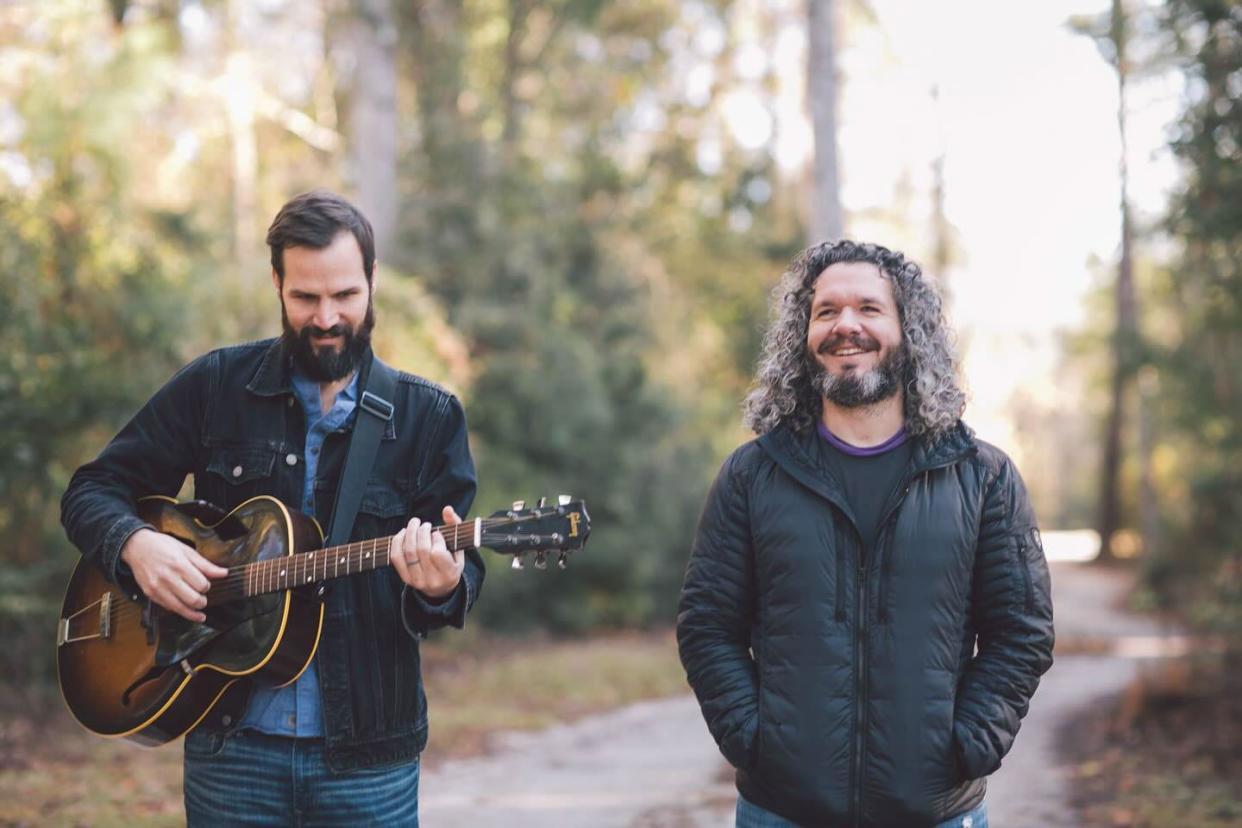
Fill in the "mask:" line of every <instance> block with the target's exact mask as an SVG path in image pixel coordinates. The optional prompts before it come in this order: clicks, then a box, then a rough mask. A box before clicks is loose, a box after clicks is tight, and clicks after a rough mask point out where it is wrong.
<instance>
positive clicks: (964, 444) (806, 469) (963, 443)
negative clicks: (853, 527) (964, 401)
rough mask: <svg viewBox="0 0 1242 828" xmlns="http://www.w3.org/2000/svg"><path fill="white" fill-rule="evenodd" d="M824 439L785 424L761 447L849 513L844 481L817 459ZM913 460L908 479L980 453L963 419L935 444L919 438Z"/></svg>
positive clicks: (761, 441) (762, 441) (767, 436)
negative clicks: (819, 445)
mask: <svg viewBox="0 0 1242 828" xmlns="http://www.w3.org/2000/svg"><path fill="white" fill-rule="evenodd" d="M820 439H823V438H821V437H820V436H819V434H817V433H816V431H815V429H814V428H808V429H805V430H804V431H795V430H794V429H792V428H790V427H789V425H788V424H787V423H782V424H780V425H779V426H777V427H776V428H774V429H773V430H772V431H769V432H768V433H767V434H764V435H763V436H762V437H760V438H759V440H758V443H759V447H760V448H762V449H763V450H764V452H766V453H767V454H768V456H769V457H771V458H772V460H773V461H775V462H776V464H777V465H778V466H780V467H781V468H782V469H783V470H784V471H785V472H786V473H788V474H789V475H790V476H792V477H793V478H794V479H796V480H798V481H799V482H801V483H802V484H803V485H804V486H807V487H808V488H809V489H811V490H812V491H814V492H817V493H818V494H820V495H821V496H822V497H826V498H828V499H829V500H831V501H833V502H834V503H836V504H838V505H839V506H841V507H842V508H845V509H846V511H847V512H848V511H849V509H848V506H847V505H846V504H847V498H846V497H845V492H844V490H843V489H842V486H841V482H840V481H839V480H837V478H836V476H835V475H833V474H832V473H831V472H829V471H828V470H827V469H826V468H824V466H823V464H821V463H819V462H817V461H816V459H815V449H816V441H818V440H820ZM913 439H914V446H913V449H914V450H913V452H912V456H911V459H910V467H909V469H908V471H907V476H908V477H914V476H915V475H918V474H919V473H921V472H923V471H926V470H927V469H935V468H940V467H942V466H949V465H952V464H953V463H956V462H958V461H960V460H962V459H964V458H966V457H969V456H970V455H972V454H974V453H975V452H976V451H978V448H979V446H978V443H977V442H976V441H975V435H974V432H973V431H972V430H971V429H970V427H969V426H967V425H966V424H965V423H963V422H962V421H961V420H958V421H957V424H956V425H955V426H954V427H953V428H952V430H950V431H949V433H948V434H945V435H944V436H942V437H941V438H940V439H939V440H937V441H935V442H930V441H928V440H927V439H926V438H923V437H915V438H913Z"/></svg>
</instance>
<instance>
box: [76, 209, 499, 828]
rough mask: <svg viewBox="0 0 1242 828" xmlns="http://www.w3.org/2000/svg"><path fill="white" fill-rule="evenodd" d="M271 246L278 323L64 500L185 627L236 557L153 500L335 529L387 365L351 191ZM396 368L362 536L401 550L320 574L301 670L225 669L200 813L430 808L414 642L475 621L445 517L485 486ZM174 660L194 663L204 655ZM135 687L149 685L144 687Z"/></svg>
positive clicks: (153, 416)
mask: <svg viewBox="0 0 1242 828" xmlns="http://www.w3.org/2000/svg"><path fill="white" fill-rule="evenodd" d="M267 243H268V246H269V247H270V248H271V256H272V282H273V285H274V286H275V288H276V292H277V295H278V297H279V299H280V306H281V314H282V321H283V329H284V333H283V335H282V336H281V337H279V338H276V339H272V340H266V341H262V342H255V343H250V344H245V345H237V346H233V347H227V348H222V349H219V350H215V351H212V352H210V353H208V354H206V355H204V356H202V357H200V358H199V359H197V360H195V361H194V362H192V363H190V364H189V365H187V366H186V367H184V368H183V369H182V370H181V371H179V372H178V373H177V374H176V375H175V376H174V377H173V378H172V379H171V380H170V381H169V382H168V383H167V384H166V385H165V386H164V387H163V388H161V389H160V390H159V391H157V392H156V394H155V395H154V396H153V397H152V398H151V399H150V400H149V401H148V402H147V404H146V405H145V406H143V408H142V409H141V410H140V411H139V412H138V413H137V414H136V415H135V416H134V418H133V419H132V420H131V421H130V422H129V423H128V424H127V425H126V426H125V427H124V428H123V429H122V430H121V432H120V433H119V434H118V435H117V436H116V437H115V438H114V439H113V440H112V442H110V443H109V444H108V446H107V447H106V448H105V449H104V450H103V452H102V453H101V454H100V455H99V457H98V458H97V459H95V460H94V461H92V462H90V463H87V464H86V465H84V466H83V467H82V468H80V469H78V470H77V472H76V473H75V474H74V476H73V479H72V481H71V482H70V484H69V488H68V490H67V491H66V492H65V495H64V498H63V500H62V504H61V506H62V522H63V523H64V526H65V529H66V531H67V532H68V535H69V538H70V540H71V541H72V542H73V543H74V544H75V545H76V546H77V547H78V549H79V550H81V552H82V555H83V556H84V557H85V558H87V559H89V560H90V561H92V562H93V563H94V564H96V565H97V566H98V567H99V569H100V570H101V571H102V572H103V574H104V577H105V578H106V579H107V580H109V581H111V582H112V583H114V584H116V585H118V586H119V588H120V589H121V590H124V592H125V593H126V594H128V595H133V596H135V597H140V596H145V599H148V600H149V604H148V607H150V605H154V609H153V610H151V609H149V610H148V611H154V612H157V613H158V612H163V613H164V614H165V615H164V617H166V618H170V619H171V620H172V621H174V622H175V623H179V624H183V625H184V624H185V622H190V623H191V624H194V625H197V624H202V623H203V622H205V621H207V619H208V614H209V613H210V612H212V610H211V609H209V608H208V598H207V595H208V593H209V591H210V589H211V587H212V584H213V583H221V584H222V581H221V579H225V578H226V577H227V576H228V574H229V570H228V569H226V568H224V567H221V566H218V565H216V563H213V562H212V561H211V560H208V558H207V557H204V555H202V554H199V552H197V551H196V550H195V549H194V548H193V547H192V546H191V545H188V543H187V542H183V540H178V539H177V538H174V537H172V536H170V535H169V534H164V533H163V532H162V531H153V527H152V526H151V524H150V523H148V522H147V521H144V520H143V518H142V517H139V512H140V508H139V504H138V500H139V498H142V497H144V496H149V495H164V496H171V495H175V493H176V492H177V491H179V490H180V488H181V485H182V483H183V482H184V480H185V476H186V475H187V474H192V475H193V476H194V486H195V496H196V498H197V499H198V500H200V501H205V502H207V503H211V504H214V505H215V506H217V507H221V508H222V509H223V510H225V511H227V510H233V509H236V508H237V507H238V506H241V505H243V504H246V503H247V502H249V501H251V500H252V499H254V498H257V497H259V496H261V495H269V496H272V497H274V498H276V499H278V500H279V501H281V502H282V503H283V504H285V505H286V506H288V507H289V509H291V510H296V511H298V512H302V513H304V514H306V515H310V516H313V517H316V518H318V519H319V521H320V523H321V525H322V526H324V527H327V526H328V525H330V521H331V517H332V515H331V512H332V510H333V504H334V503H335V502H336V495H337V492H336V489H337V487H338V485H339V482H340V479H341V472H342V467H343V465H344V462H345V457H346V453H347V451H348V446H349V442H350V436H351V433H352V432H353V430H354V426H355V424H356V423H357V422H358V420H359V418H361V417H362V416H364V414H365V413H366V412H364V411H361V410H359V409H363V408H366V407H367V405H368V399H367V392H366V391H365V389H366V388H367V380H368V378H369V376H370V375H371V374H372V373H373V372H375V371H381V370H383V371H391V369H388V368H387V367H386V366H383V364H382V363H380V362H379V360H378V359H377V358H375V357H374V356H373V354H372V352H371V347H370V339H371V331H372V328H373V326H374V322H375V316H374V310H373V307H372V296H373V294H374V291H375V288H376V281H375V242H374V238H373V235H372V230H371V225H370V223H369V222H368V221H367V219H366V218H365V217H364V216H363V215H362V214H361V213H360V212H359V211H358V210H357V209H356V208H355V207H354V206H353V205H351V204H350V203H349V202H347V201H346V200H345V199H343V198H341V197H340V196H337V195H335V194H332V193H328V192H323V191H316V192H311V193H306V194H303V195H300V196H298V197H296V198H294V199H293V200H292V201H290V202H289V203H288V204H286V205H285V206H284V207H283V208H281V210H280V212H279V213H278V214H277V216H276V218H275V220H274V221H273V222H272V225H271V227H270V228H269V230H268V234H267ZM393 375H394V376H395V390H394V391H393V392H392V395H391V396H392V400H391V408H387V407H384V406H383V405H382V404H383V403H384V401H383V400H382V399H381V400H379V403H380V404H381V406H380V409H381V414H383V413H387V414H388V415H389V416H388V419H387V422H386V424H385V425H384V431H383V437H382V438H381V442H380V448H379V450H378V451H377V452H376V456H375V460H374V465H373V466H372V467H371V470H370V476H369V478H368V477H365V476H364V477H363V478H362V479H365V480H366V481H367V482H366V485H365V490H364V491H363V492H362V495H361V503H360V505H359V507H358V510H357V519H356V520H355V521H354V523H353V529H352V532H351V533H349V534H348V539H349V540H352V541H363V540H367V539H373V538H376V539H378V538H381V537H383V536H387V535H393V536H394V537H393V539H392V541H391V543H390V545H389V546H388V548H387V549H386V550H385V549H383V548H379V549H378V550H377V553H376V557H377V558H378V557H379V556H380V555H383V554H384V553H385V552H386V553H387V556H388V560H389V561H390V562H391V564H392V565H391V566H380V565H379V564H378V563H376V564H375V565H374V566H375V567H376V568H371V567H370V565H368V567H367V571H361V572H360V571H359V569H358V568H355V569H354V570H353V573H352V574H349V576H348V577H345V578H342V579H340V580H334V581H331V582H323V581H321V580H320V578H319V577H314V581H315V582H316V583H313V584H310V585H309V586H308V587H307V589H311V590H315V591H316V593H317V595H321V596H323V603H322V605H320V604H319V603H318V602H317V601H316V602H315V607H316V608H318V607H320V606H322V611H319V610H318V609H316V610H315V611H312V612H311V613H310V614H309V616H307V617H309V618H310V619H311V622H310V626H311V627H312V629H311V631H310V635H314V634H315V633H316V632H318V645H317V649H316V650H314V655H313V657H309V656H307V657H306V658H307V660H308V661H309V663H308V664H305V669H301V668H302V666H303V664H301V663H299V665H298V667H297V668H296V669H297V673H296V680H293V677H292V675H291V676H289V677H288V678H286V679H285V680H286V681H288V683H286V684H284V685H283V686H281V687H270V686H264V685H263V684H262V683H261V682H259V681H256V680H254V679H253V678H251V677H250V676H249V675H243V676H242V677H241V678H240V679H237V680H231V679H230V680H229V681H228V682H227V683H224V682H223V680H222V686H223V687H225V688H226V689H223V690H221V691H220V692H222V693H223V695H222V696H219V698H218V700H216V701H215V702H214V704H209V706H208V710H207V712H206V714H205V715H203V716H202V718H201V720H199V721H198V722H197V724H196V725H195V726H194V727H193V729H192V730H190V731H189V733H188V734H187V736H186V739H185V808H186V815H187V819H188V822H189V824H191V825H225V824H242V823H244V824H252V825H253V824H261V825H292V824H298V825H346V824H383V825H415V826H416V825H417V824H418V772H419V764H418V758H419V754H420V752H421V751H422V750H423V748H424V746H425V745H426V743H427V709H426V699H425V697H424V695H423V688H422V678H421V674H420V670H419V649H418V642H419V639H420V638H422V637H423V635H424V634H425V633H426V631H428V630H430V629H434V628H437V627H443V626H446V625H451V626H454V627H458V628H461V627H462V625H463V624H464V622H465V616H466V612H467V611H468V610H469V609H470V607H471V605H472V604H473V603H474V601H475V599H476V598H477V597H478V594H479V589H480V587H481V586H482V583H483V562H482V559H481V557H480V556H479V553H478V551H477V550H476V549H474V548H469V547H467V548H465V549H462V548H461V547H462V545H461V544H453V546H454V548H455V549H457V550H458V551H455V552H450V551H449V550H448V546H447V545H446V543H445V538H444V536H443V535H442V533H441V532H440V531H433V522H434V521H436V520H442V521H443V523H444V524H445V527H444V528H445V530H446V532H447V529H448V527H449V526H453V525H455V524H459V523H460V522H461V518H460V517H458V515H462V514H465V513H466V512H467V511H468V509H469V508H470V504H471V502H472V501H473V499H474V495H475V488H476V480H475V471H474V463H473V461H472V459H471V456H470V449H469V446H468V443H467V437H466V421H465V414H464V412H463V410H462V407H461V404H460V403H459V402H458V400H457V399H456V398H455V397H453V396H452V395H451V394H449V393H448V392H446V391H444V390H443V389H441V388H439V387H437V386H436V385H433V384H432V383H430V382H428V381H426V380H424V379H421V378H419V377H416V376H413V375H411V374H406V373H397V372H393ZM370 399H371V403H370V404H371V405H372V406H375V405H376V403H375V397H374V396H372V397H371V398H370ZM368 410H369V409H368ZM260 499H262V498H260ZM203 508H206V507H203ZM277 508H278V509H279V507H277ZM279 510H280V511H283V509H279ZM239 511H240V510H239ZM223 515H224V512H221V513H220V515H219V517H220V518H221V520H222V522H223V520H224V519H223ZM286 520H288V519H287V518H286ZM187 521H188V518H187ZM194 523H196V524H198V525H199V526H202V525H203V524H202V521H201V520H199V519H198V518H197V517H196V518H195V520H194ZM467 526H468V525H463V526H462V527H460V528H461V529H463V530H465V529H466V528H467ZM476 531H477V530H476ZM377 543H378V541H377ZM476 545H477V543H476ZM200 548H201V547H200ZM367 554H370V553H367ZM339 560H340V561H345V560H346V559H345V558H344V557H342V558H340V559H339ZM353 560H354V561H355V567H357V566H358V564H357V562H358V560H359V558H358V557H355V558H354V559H353ZM338 565H339V564H338ZM345 565H346V567H348V565H349V564H348V562H346V564H345ZM315 571H317V570H315ZM325 571H326V570H325ZM347 571H348V569H347ZM280 574H281V575H284V574H285V573H284V572H283V570H282V571H281V572H280ZM312 577H313V576H311V575H308V576H307V579H306V580H307V581H311V580H312ZM316 584H321V585H319V586H318V588H317V590H316ZM248 586H249V585H248ZM300 591H301V590H295V591H294V593H290V594H296V592H300ZM298 606H301V604H298V602H296V601H294V602H292V604H291V608H286V609H285V610H284V612H285V615H284V616H282V618H283V619H284V620H283V621H282V622H281V632H282V633H283V634H285V635H294V634H297V633H296V631H286V630H285V625H286V623H288V624H289V625H292V624H293V622H294V621H295V620H296V618H297V612H295V610H296V609H297V607H298ZM161 608H162V609H161ZM316 613H318V614H316ZM172 614H175V615H176V616H180V618H175V617H173V615H172ZM303 615H306V614H305V613H303ZM144 619H145V616H144ZM181 619H184V621H182V620H181ZM316 622H317V623H318V624H319V628H318V629H315V628H314V627H315V624H316ZM67 628H68V623H67V622H66V629H67ZM154 628H155V627H154V625H149V626H148V629H149V630H154ZM148 635H151V636H153V635H154V632H149V633H148ZM72 640H73V639H72V638H70V641H72ZM310 647H311V648H313V647H315V644H314V641H313V639H312V640H311V644H310ZM307 652H308V653H309V652H311V650H310V649H308V650H307ZM177 663H179V664H180V666H181V667H182V668H184V670H185V672H186V673H187V674H190V673H193V672H194V670H195V669H199V667H201V665H199V666H198V667H196V666H195V665H196V662H195V661H194V660H193V659H190V658H183V659H181V660H180V661H179V662H174V664H177ZM218 672H225V671H223V669H222V668H219V669H218ZM232 675H241V672H240V671H236V672H234V673H232ZM64 682H65V675H64V673H63V670H62V684H63V683H64ZM141 688H142V683H141V680H140V681H138V682H135V686H134V688H131V690H132V691H133V692H134V693H135V694H137V693H140V692H141ZM130 692H131V691H127V692H126V697H127V698H126V703H129V701H130V699H129V698H128V697H129V695H130ZM209 702H210V700H209ZM186 726H187V727H188V726H189V723H187V724H186ZM111 735H129V734H127V733H117V734H111ZM167 738H171V737H170V736H168V735H167V734H165V739H164V740H166V739H167ZM152 741H158V740H157V739H153V740H152Z"/></svg>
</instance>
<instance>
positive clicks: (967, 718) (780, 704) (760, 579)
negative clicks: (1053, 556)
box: [677, 424, 1053, 828]
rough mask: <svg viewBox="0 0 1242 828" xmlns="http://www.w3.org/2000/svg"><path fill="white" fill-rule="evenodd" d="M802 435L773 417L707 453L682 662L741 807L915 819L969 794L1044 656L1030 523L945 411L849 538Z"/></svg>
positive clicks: (1017, 495) (849, 820) (1048, 657)
mask: <svg viewBox="0 0 1242 828" xmlns="http://www.w3.org/2000/svg"><path fill="white" fill-rule="evenodd" d="M820 439H821V438H820V437H819V436H818V435H817V434H816V433H815V432H814V431H810V432H807V433H803V434H798V433H795V432H792V431H790V430H788V429H786V428H784V427H781V428H778V429H776V430H775V431H773V432H771V433H769V434H767V435H765V436H764V437H761V438H760V439H758V440H755V441H753V442H750V443H748V444H746V445H744V446H742V447H741V448H739V449H738V450H737V451H735V452H734V453H733V455H732V456H730V457H729V459H728V460H727V461H725V464H724V467H723V468H722V469H721V471H720V474H719V476H718V477H717V478H716V482H715V484H714V485H713V487H712V490H711V493H710V494H709V495H708V500H707V505H706V507H705V508H704V511H703V516H702V519H701V521H700V524H699V529H698V534H697V536H696V538H695V543H694V550H693V553H692V555H691V558H690V565H689V567H688V569H687V571H686V581H685V587H684V588H683V590H682V595H681V606H680V612H679V615H678V623H677V639H678V645H679V647H680V650H681V660H682V663H683V664H684V665H685V668H686V672H687V674H688V676H689V680H690V684H691V686H692V687H693V688H694V691H695V693H696V694H697V696H698V699H699V703H700V704H701V705H702V708H703V715H704V718H706V720H707V725H708V728H709V729H710V730H711V733H712V735H713V736H714V737H715V739H716V742H717V743H718V744H719V745H720V750H721V752H722V753H724V755H725V757H726V758H727V759H728V760H729V761H730V762H731V763H732V764H733V765H734V766H735V767H736V768H737V786H738V790H739V791H741V793H742V794H743V795H744V796H745V797H746V798H747V799H748V800H750V801H751V802H754V803H755V804H757V805H759V806H761V807H763V808H766V809H768V810H770V811H774V812H776V813H778V814H780V815H782V816H784V817H786V818H787V819H790V820H793V821H795V822H797V823H799V824H802V825H808V826H827V827H829V828H836V826H858V827H859V828H920V826H932V825H935V824H936V823H938V822H941V821H943V820H945V819H948V818H949V817H952V816H955V815H957V814H960V813H962V812H964V811H966V810H969V809H970V808H973V807H974V806H976V805H977V804H978V803H979V802H980V801H981V800H982V799H983V794H984V790H985V788H986V783H985V781H984V779H983V777H985V776H987V775H988V774H989V773H991V772H992V771H994V770H996V768H997V767H999V765H1000V762H1001V758H1002V757H1003V756H1004V755H1005V754H1006V752H1008V750H1009V748H1010V746H1011V745H1012V744H1013V740H1014V736H1015V735H1016V734H1017V732H1018V724H1019V721H1020V720H1021V718H1022V717H1023V716H1024V715H1025V714H1026V710H1027V705H1028V703H1029V701H1030V698H1031V695H1032V694H1033V693H1034V692H1035V688H1036V686H1037V685H1038V684H1039V677H1040V676H1041V675H1042V674H1043V673H1044V671H1046V670H1047V669H1048V667H1049V666H1051V664H1052V642H1053V633H1052V600H1051V595H1050V589H1049V583H1048V567H1047V564H1046V563H1045V561H1044V555H1043V548H1042V546H1041V544H1040V540H1039V532H1038V530H1037V529H1036V527H1035V518H1034V515H1033V513H1032V511H1031V507H1030V503H1029V502H1028V500H1027V496H1026V490H1025V488H1024V487H1023V484H1022V479H1021V477H1020V476H1019V475H1018V472H1017V470H1016V469H1015V468H1014V466H1013V464H1012V462H1011V461H1010V460H1009V458H1008V457H1006V456H1005V455H1004V454H1003V453H1002V452H1001V451H1000V450H999V449H996V448H995V447H993V446H990V445H988V444H986V443H983V442H981V441H976V440H975V439H974V437H973V435H972V434H971V432H970V430H969V429H967V428H966V426H964V425H961V424H959V425H958V426H957V429H956V430H955V431H954V432H953V433H951V434H950V435H949V436H947V437H945V438H943V439H942V440H940V441H939V442H938V443H937V444H935V445H934V446H930V447H929V446H928V445H925V444H919V445H917V446H916V447H915V449H914V452H913V458H912V462H911V467H910V469H909V471H908V474H907V476H906V478H905V480H904V481H903V485H901V486H900V487H898V488H896V489H895V490H894V491H893V493H892V495H891V499H890V502H889V503H888V504H887V505H886V506H885V510H884V512H883V514H884V515H885V517H884V518H883V519H882V528H881V530H880V532H879V534H878V540H877V544H876V548H875V549H862V548H860V547H861V543H862V541H861V540H860V537H859V533H858V530H857V528H856V526H855V522H854V518H853V516H852V515H851V512H850V508H849V504H848V503H847V501H846V498H845V495H844V492H843V490H842V487H841V483H840V482H839V481H838V480H837V479H835V478H834V476H833V475H832V474H831V472H829V471H828V468H827V466H826V464H824V463H823V462H822V461H821V460H820V456H819V454H818V453H819V451H820V450H821V447H820V446H819V445H818V443H817V441H818V440H820ZM976 645H977V647H978V652H977V653H976V652H975V649H976ZM752 654H753V656H752Z"/></svg>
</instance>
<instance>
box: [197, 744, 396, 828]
mask: <svg viewBox="0 0 1242 828" xmlns="http://www.w3.org/2000/svg"><path fill="white" fill-rule="evenodd" d="M185 815H186V822H187V824H188V825H189V826H191V828H196V827H197V826H204V828H216V826H234V825H238V826H241V825H246V826H273V827H275V826H307V827H308V828H310V826H325V828H327V826H340V825H349V826H355V825H356V826H363V825H376V826H408V828H418V760H417V759H414V760H412V761H409V762H403V763H401V764H399V765H394V766H388V767H381V768H369V769H364V770H355V771H350V772H349V773H342V774H337V773H333V772H332V771H331V770H329V768H328V765H327V761H326V759H325V757H324V749H323V740H322V739H293V738H289V737H285V736H269V735H267V734H265V733H259V732H257V731H254V730H243V731H239V732H237V733H233V734H231V735H229V736H225V735H224V734H222V733H207V732H205V731H202V730H196V731H193V732H191V733H190V735H188V736H186V738H185Z"/></svg>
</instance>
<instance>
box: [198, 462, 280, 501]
mask: <svg viewBox="0 0 1242 828" xmlns="http://www.w3.org/2000/svg"><path fill="white" fill-rule="evenodd" d="M275 466H276V452H274V451H271V450H270V449H255V448H219V449H216V450H215V451H214V452H213V453H212V455H211V459H210V460H209V461H208V462H207V475H206V480H205V482H206V484H207V488H208V489H209V492H204V493H203V494H208V497H206V498H205V499H207V500H213V501H215V500H219V501H220V502H218V503H216V504H215V505H217V506H220V507H222V508H224V509H234V508H236V507H237V506H238V505H240V504H241V503H243V502H244V501H246V500H249V499H250V498H252V497H254V496H256V495H260V494H271V493H272V485H271V483H270V480H271V478H272V472H273V469H274V468H275ZM221 481H223V485H221ZM200 496H201V495H200Z"/></svg>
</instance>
